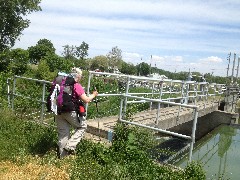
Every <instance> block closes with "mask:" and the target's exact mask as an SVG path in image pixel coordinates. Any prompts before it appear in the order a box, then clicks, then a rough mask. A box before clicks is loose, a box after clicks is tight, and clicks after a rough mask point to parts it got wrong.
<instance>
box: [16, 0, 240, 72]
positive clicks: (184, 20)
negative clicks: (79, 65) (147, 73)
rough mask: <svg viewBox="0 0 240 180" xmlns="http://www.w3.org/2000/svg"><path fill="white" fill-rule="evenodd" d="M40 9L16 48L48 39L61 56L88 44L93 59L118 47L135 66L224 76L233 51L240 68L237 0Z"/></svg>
mask: <svg viewBox="0 0 240 180" xmlns="http://www.w3.org/2000/svg"><path fill="white" fill-rule="evenodd" d="M40 6H41V7H42V11H41V12H34V13H32V14H30V15H29V16H28V19H30V21H31V24H30V27H29V28H27V29H25V30H24V31H23V35H22V36H21V37H20V41H17V42H16V45H15V48H17V47H20V48H23V49H27V48H28V47H30V46H34V45H36V43H37V41H38V40H40V39H43V38H46V39H48V40H50V41H51V42H52V43H53V45H54V47H55V48H56V53H57V54H59V55H61V53H62V52H63V46H64V45H67V44H68V45H74V46H75V45H76V46H79V45H80V44H81V43H82V41H85V42H86V43H88V44H89V57H94V56H97V55H106V54H107V53H108V52H109V51H110V50H111V49H112V47H114V46H118V48H120V49H121V50H122V55H123V60H125V61H126V62H131V63H133V64H135V65H136V64H137V63H141V62H147V63H151V64H152V66H155V64H156V66H157V67H158V68H161V69H164V70H168V71H171V72H175V71H176V72H179V71H188V70H189V68H190V70H191V71H198V72H201V73H212V72H213V75H220V76H226V74H227V70H226V68H227V63H228V61H227V57H228V54H229V53H230V52H231V53H232V54H233V53H236V65H235V67H236V66H237V59H238V57H239V52H240V41H239V40H240V18H239V17H240V10H239V9H240V1H239V0H221V1H219V0H68V1H59V0H58V1H57V0H42V2H41V4H40ZM151 55H152V59H151ZM231 62H233V55H232V56H231ZM230 67H231V68H232V64H230ZM234 74H236V72H234Z"/></svg>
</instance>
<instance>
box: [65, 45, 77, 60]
mask: <svg viewBox="0 0 240 180" xmlns="http://www.w3.org/2000/svg"><path fill="white" fill-rule="evenodd" d="M63 48H64V49H63V53H62V55H63V57H64V58H65V59H76V58H75V57H74V55H75V51H76V50H75V49H76V48H75V47H74V46H73V45H72V46H69V45H65V46H63Z"/></svg>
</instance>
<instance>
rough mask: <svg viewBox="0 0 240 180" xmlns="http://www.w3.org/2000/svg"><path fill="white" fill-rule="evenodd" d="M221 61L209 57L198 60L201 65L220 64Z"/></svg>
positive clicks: (214, 57)
mask: <svg viewBox="0 0 240 180" xmlns="http://www.w3.org/2000/svg"><path fill="white" fill-rule="evenodd" d="M222 61H223V60H222V59H221V58H219V57H216V56H210V57H207V58H204V59H200V62H202V63H221V62H222Z"/></svg>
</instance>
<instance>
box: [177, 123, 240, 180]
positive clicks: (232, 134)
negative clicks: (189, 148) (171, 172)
mask: <svg viewBox="0 0 240 180" xmlns="http://www.w3.org/2000/svg"><path fill="white" fill-rule="evenodd" d="M192 160H194V161H198V162H200V163H201V164H202V166H203V168H204V170H205V171H206V176H207V179H230V180H237V179H239V178H240V166H239V164H240V126H239V125H232V126H228V125H220V126H219V127H217V128H215V129H214V130H213V131H211V132H210V133H208V134H207V135H206V136H204V137H203V138H202V139H201V140H199V141H198V142H196V143H195V146H194V150H193V156H192ZM187 162H188V153H187V154H186V155H185V156H184V157H183V158H181V159H180V160H177V161H176V162H174V165H176V166H179V167H185V166H186V165H187Z"/></svg>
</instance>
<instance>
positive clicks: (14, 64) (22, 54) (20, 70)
mask: <svg viewBox="0 0 240 180" xmlns="http://www.w3.org/2000/svg"><path fill="white" fill-rule="evenodd" d="M10 59H11V60H10V61H11V62H10V65H9V68H10V69H11V70H12V72H13V73H14V74H15V75H22V74H24V73H25V72H26V70H27V65H28V63H29V54H28V51H27V50H24V49H21V48H17V49H13V50H11V51H10Z"/></svg>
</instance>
